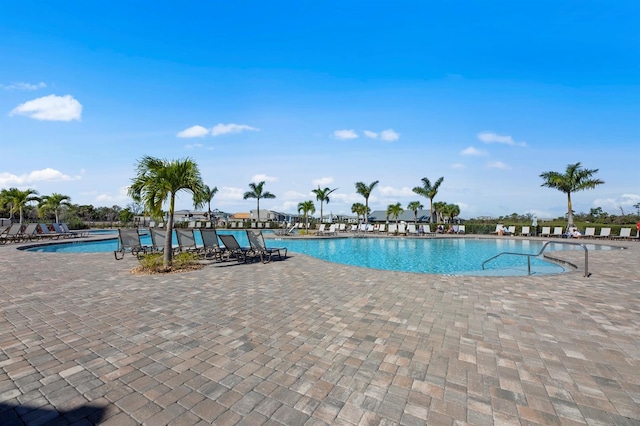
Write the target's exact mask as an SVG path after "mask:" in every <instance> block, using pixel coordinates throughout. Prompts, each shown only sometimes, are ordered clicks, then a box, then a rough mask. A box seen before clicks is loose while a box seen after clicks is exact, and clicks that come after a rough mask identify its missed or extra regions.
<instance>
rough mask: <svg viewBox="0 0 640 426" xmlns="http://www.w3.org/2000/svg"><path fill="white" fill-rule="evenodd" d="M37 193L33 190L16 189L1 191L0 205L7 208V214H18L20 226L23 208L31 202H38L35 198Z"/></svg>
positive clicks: (22, 219)
mask: <svg viewBox="0 0 640 426" xmlns="http://www.w3.org/2000/svg"><path fill="white" fill-rule="evenodd" d="M36 195H38V191H36V190H35V189H31V188H29V189H25V190H24V191H21V190H19V189H18V188H9V189H3V190H2V192H0V205H3V206H7V205H8V206H9V214H10V215H13V214H14V213H16V212H19V213H20V225H22V223H23V222H24V208H25V207H26V205H27V204H28V203H30V202H32V201H40V199H39V198H38V197H37V196H36Z"/></svg>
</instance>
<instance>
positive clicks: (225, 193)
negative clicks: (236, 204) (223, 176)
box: [216, 186, 245, 201]
mask: <svg viewBox="0 0 640 426" xmlns="http://www.w3.org/2000/svg"><path fill="white" fill-rule="evenodd" d="M244 193H245V191H244V189H242V188H235V187H232V186H223V187H222V188H219V191H218V193H217V194H216V200H223V201H238V200H242V196H243V195H244Z"/></svg>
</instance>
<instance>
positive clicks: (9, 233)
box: [0, 223, 22, 244]
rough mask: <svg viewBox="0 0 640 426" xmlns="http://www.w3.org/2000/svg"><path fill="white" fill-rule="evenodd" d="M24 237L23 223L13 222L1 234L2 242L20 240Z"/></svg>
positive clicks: (0, 242) (0, 241)
mask: <svg viewBox="0 0 640 426" xmlns="http://www.w3.org/2000/svg"><path fill="white" fill-rule="evenodd" d="M21 239H22V225H21V224H19V223H14V224H12V225H11V226H10V227H9V228H7V229H6V230H5V231H4V232H3V233H2V234H0V244H6V243H7V242H19V241H20V240H21Z"/></svg>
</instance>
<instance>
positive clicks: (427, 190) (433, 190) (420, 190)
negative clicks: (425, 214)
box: [413, 177, 444, 223]
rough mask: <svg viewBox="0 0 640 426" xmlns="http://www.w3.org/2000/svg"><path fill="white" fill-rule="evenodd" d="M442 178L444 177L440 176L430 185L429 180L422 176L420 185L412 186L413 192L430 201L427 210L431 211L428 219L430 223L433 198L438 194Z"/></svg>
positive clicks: (431, 220)
mask: <svg viewBox="0 0 640 426" xmlns="http://www.w3.org/2000/svg"><path fill="white" fill-rule="evenodd" d="M443 180H444V177H441V178H440V179H438V180H437V181H435V182H434V184H433V185H431V182H430V181H429V179H428V178H426V177H423V178H422V186H416V187H415V188H413V192H415V193H416V194H418V195H422V196H423V197H426V198H428V199H429V202H430V210H429V212H430V213H431V216H430V219H429V221H430V222H431V223H433V199H434V198H435V197H436V195H437V194H438V188H439V187H440V185H441V184H442V181H443ZM436 220H437V218H436Z"/></svg>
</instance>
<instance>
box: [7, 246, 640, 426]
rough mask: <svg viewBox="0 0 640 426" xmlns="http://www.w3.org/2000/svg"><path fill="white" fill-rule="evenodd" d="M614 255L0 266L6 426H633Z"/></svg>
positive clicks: (28, 257)
mask: <svg viewBox="0 0 640 426" xmlns="http://www.w3.org/2000/svg"><path fill="white" fill-rule="evenodd" d="M612 244H618V245H623V246H626V247H629V249H628V250H616V251H600V252H591V253H590V258H589V262H590V270H591V272H592V276H591V277H590V278H584V277H583V276H582V273H581V272H580V271H577V272H571V273H566V274H563V275H556V276H537V277H536V276H532V277H517V278H513V277H452V276H440V275H427V274H412V273H401V272H392V271H378V270H371V269H365V268H358V267H352V266H346V265H337V264H330V263H326V262H323V261H321V260H317V259H314V258H311V257H307V256H304V255H299V254H295V253H293V254H292V256H291V257H290V258H289V259H287V260H285V261H282V262H272V263H269V264H261V263H255V264H250V265H242V264H236V263H222V264H211V265H207V266H206V267H205V268H204V269H202V270H200V271H195V272H189V273H183V274H172V275H163V276H157V275H156V276H135V275H132V274H130V272H129V271H130V270H131V269H132V268H133V267H134V266H135V265H136V261H135V260H134V259H133V258H132V257H130V256H128V257H127V258H126V260H124V261H119V262H117V261H115V260H114V259H113V256H112V254H56V253H30V252H23V251H19V250H16V246H17V245H15V244H14V245H6V246H2V247H0V291H1V297H0V313H1V315H0V419H1V421H0V423H1V424H3V425H14V424H16V425H19V424H45V423H46V422H47V421H50V422H54V423H55V424H78V425H81V424H92V423H99V422H102V423H103V424H106V425H129V424H131V425H134V424H146V425H166V424H171V425H195V424H210V423H214V424H225V425H226V424H229V425H233V424H241V425H262V424H269V425H278V424H284V425H316V424H341V425H358V424H363V425H374V424H383V425H388V424H402V425H418V424H429V425H440V424H442V425H453V424H467V423H468V424H479V425H512V424H522V425H534V424H561V425H572V424H576V425H577V424H588V425H611V424H617V425H637V424H640V256H639V253H640V244H639V243H637V242H630V243H612ZM284 245H286V242H285V244H284ZM562 256H563V257H564V258H566V259H567V260H571V261H573V262H574V263H576V264H581V262H582V256H583V254H582V253H580V252H567V253H563V254H562ZM52 424H53V423H52Z"/></svg>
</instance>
